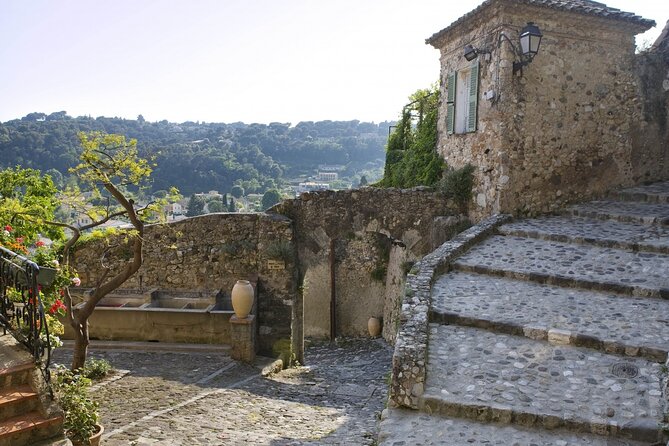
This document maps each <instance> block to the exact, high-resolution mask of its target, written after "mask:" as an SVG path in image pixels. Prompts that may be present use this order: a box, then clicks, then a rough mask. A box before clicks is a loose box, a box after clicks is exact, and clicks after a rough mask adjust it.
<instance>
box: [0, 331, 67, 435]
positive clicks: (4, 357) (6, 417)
mask: <svg viewBox="0 0 669 446" xmlns="http://www.w3.org/2000/svg"><path fill="white" fill-rule="evenodd" d="M1 334H2V333H1V332H0V446H23V445H35V444H38V443H39V444H60V443H58V440H59V439H62V438H63V417H62V413H61V412H60V410H59V409H58V408H57V407H56V406H55V405H54V404H53V403H52V402H51V400H50V397H49V396H48V395H47V394H46V389H44V386H43V384H42V381H41V379H40V378H41V374H40V371H39V370H38V369H37V367H36V365H35V363H34V361H33V359H32V357H31V356H30V355H29V354H28V353H27V352H26V351H24V349H23V347H22V346H21V345H20V344H18V343H17V342H16V341H15V340H14V338H13V337H12V336H11V335H9V334H6V335H1ZM47 440H48V441H47ZM40 441H44V443H40ZM63 444H65V443H63Z"/></svg>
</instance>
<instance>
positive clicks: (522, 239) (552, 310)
mask: <svg viewBox="0 0 669 446" xmlns="http://www.w3.org/2000/svg"><path fill="white" fill-rule="evenodd" d="M429 320H430V328H429V342H428V354H427V368H426V381H425V391H424V393H423V395H422V397H421V398H420V402H419V407H420V412H418V411H409V410H401V409H392V410H390V411H389V413H388V415H387V417H386V418H385V420H384V421H383V422H382V424H381V435H380V440H381V444H382V445H398V446H399V445H439V444H448V445H472V444H486V445H490V444H500V445H512V444H519V445H530V444H532V445H559V446H566V445H641V444H658V445H659V444H662V445H664V444H666V441H667V438H666V433H665V431H664V430H663V428H662V426H663V424H664V421H665V419H664V414H665V412H666V409H667V408H666V401H667V400H666V394H665V386H666V377H667V356H668V353H669V182H666V183H659V184H655V185H652V186H647V187H639V188H634V189H628V190H625V191H622V192H618V193H616V194H615V195H613V196H612V197H611V200H607V201H598V202H591V203H587V204H583V205H578V206H574V207H572V208H570V209H569V210H568V211H567V213H566V215H563V216H547V217H542V218H537V219H531V220H521V221H515V222H512V223H509V224H506V225H503V226H501V227H500V228H499V230H498V234H496V235H493V236H491V237H489V238H487V239H486V240H484V241H483V242H482V243H480V244H478V245H476V246H474V247H473V248H472V249H470V250H469V251H468V252H466V253H465V254H464V255H462V256H461V257H459V258H458V259H457V260H456V261H455V262H454V263H453V264H452V265H451V270H450V271H449V272H447V273H445V274H443V275H442V276H440V277H439V278H438V279H437V280H436V282H435V283H434V285H433V287H432V303H431V308H430V319H429Z"/></svg>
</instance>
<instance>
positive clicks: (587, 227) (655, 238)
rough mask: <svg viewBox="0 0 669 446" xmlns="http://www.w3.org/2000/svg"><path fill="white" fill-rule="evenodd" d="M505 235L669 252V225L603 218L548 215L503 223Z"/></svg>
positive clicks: (502, 227)
mask: <svg viewBox="0 0 669 446" xmlns="http://www.w3.org/2000/svg"><path fill="white" fill-rule="evenodd" d="M499 232H500V233H502V234H504V235H515V236H520V237H533V238H540V239H544V240H553V241H557V242H571V243H590V244H595V245H598V246H603V247H609V248H622V249H629V250H633V251H639V250H641V251H651V252H661V253H664V254H669V227H668V226H659V225H658V226H648V225H644V224H640V223H623V222H618V221H613V220H611V221H602V220H595V219H591V218H572V219H569V220H567V219H565V218H564V217H557V216H548V217H539V218H535V219H532V220H520V221H515V222H513V223H509V224H506V225H503V226H501V227H500V228H499Z"/></svg>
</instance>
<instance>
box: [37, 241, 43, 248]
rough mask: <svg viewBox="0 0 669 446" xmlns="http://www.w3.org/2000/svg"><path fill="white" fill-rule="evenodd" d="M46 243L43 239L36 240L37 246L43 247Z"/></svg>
mask: <svg viewBox="0 0 669 446" xmlns="http://www.w3.org/2000/svg"><path fill="white" fill-rule="evenodd" d="M44 245H45V243H44V242H43V241H42V240H37V241H36V242H35V246H37V247H38V248H41V247H42V246H44Z"/></svg>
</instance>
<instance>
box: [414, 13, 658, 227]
mask: <svg viewBox="0 0 669 446" xmlns="http://www.w3.org/2000/svg"><path fill="white" fill-rule="evenodd" d="M528 22H533V24H534V26H535V27H536V28H528ZM654 24H655V23H654V22H653V21H652V20H647V19H644V18H641V17H639V16H637V15H635V14H633V13H630V12H623V11H620V10H618V9H615V8H610V7H608V6H606V5H604V4H602V3H598V2H594V1H588V0H550V1H546V0H487V1H484V2H483V3H482V4H481V5H480V6H479V7H477V8H476V9H474V10H473V11H471V12H469V13H468V14H466V15H464V16H463V17H461V18H460V19H458V20H456V21H455V22H453V23H452V24H451V25H449V26H448V27H446V28H444V29H442V30H441V31H439V32H437V33H436V34H434V35H433V36H431V37H430V38H428V39H427V43H428V44H430V45H432V46H434V47H435V48H437V49H439V50H440V54H441V56H440V61H441V87H440V88H441V92H440V93H441V98H442V100H441V104H440V109H439V116H440V117H439V121H438V150H439V152H440V154H441V155H442V156H443V158H444V159H445V160H446V163H447V164H448V165H449V166H454V167H456V168H457V167H461V166H463V165H465V164H467V163H471V164H473V165H474V166H475V167H476V186H475V194H474V202H475V204H474V209H473V211H472V214H473V215H472V216H474V217H475V218H480V217H481V216H484V215H489V214H492V213H498V212H514V213H526V212H537V211H550V210H554V209H557V208H558V207H560V206H561V205H563V204H564V203H566V202H570V201H577V200H583V199H586V198H590V197H593V196H598V195H601V194H603V193H604V192H605V191H607V190H610V189H612V188H614V187H617V186H621V185H631V184H635V183H640V182H644V181H652V180H658V179H665V178H669V161H667V160H669V157H668V151H669V144H668V142H669V141H668V136H667V135H669V133H667V128H669V126H668V125H667V124H668V123H669V121H668V120H667V113H664V112H662V113H658V112H654V111H655V110H662V109H664V110H666V109H667V106H668V105H669V104H668V100H667V95H666V92H663V91H662V90H661V85H662V79H655V78H654V77H653V76H655V77H657V76H664V75H665V74H666V73H667V70H666V60H667V58H664V61H663V62H662V63H663V64H664V65H665V68H664V71H662V70H659V71H658V70H655V71H658V73H659V74H656V73H651V71H652V70H651V69H650V68H649V67H650V66H651V65H653V64H657V63H659V62H658V61H657V60H651V58H652V55H636V56H635V43H634V36H635V35H636V34H639V33H642V32H644V31H646V30H648V29H649V28H651V27H652V26H653V25H654ZM523 31H526V32H528V33H529V34H528V36H529V35H530V34H535V31H538V33H536V34H540V35H542V38H541V40H540V45H539V48H538V53H537V54H536V56H534V58H533V60H531V62H529V60H530V57H528V56H522V55H520V53H521V47H520V34H521V33H522V32H523ZM465 51H467V57H465ZM653 66H655V65H653ZM649 86H650V87H649Z"/></svg>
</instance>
